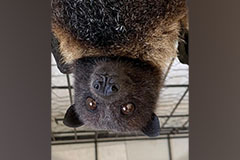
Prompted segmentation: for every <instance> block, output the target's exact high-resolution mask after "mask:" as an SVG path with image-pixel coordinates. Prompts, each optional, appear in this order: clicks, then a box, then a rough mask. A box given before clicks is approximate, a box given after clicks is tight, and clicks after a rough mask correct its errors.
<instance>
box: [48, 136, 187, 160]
mask: <svg viewBox="0 0 240 160" xmlns="http://www.w3.org/2000/svg"><path fill="white" fill-rule="evenodd" d="M170 143H171V146H172V158H173V160H188V159H189V158H188V139H171V141H170ZM98 159H99V160H169V153H168V143H167V140H148V141H126V142H107V143H98ZM52 160H95V149H94V144H74V145H54V146H52Z"/></svg>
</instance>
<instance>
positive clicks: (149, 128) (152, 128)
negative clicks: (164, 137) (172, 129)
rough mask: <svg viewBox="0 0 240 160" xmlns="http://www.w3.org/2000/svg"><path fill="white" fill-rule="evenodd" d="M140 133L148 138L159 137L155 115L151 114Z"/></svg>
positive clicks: (158, 126) (158, 127) (157, 121)
mask: <svg viewBox="0 0 240 160" xmlns="http://www.w3.org/2000/svg"><path fill="white" fill-rule="evenodd" d="M142 132H143V133H144V134H145V135H147V136H149V137H155V136H158V135H160V124H159V120H158V117H157V116H156V114H154V113H153V114H152V117H151V120H150V121H149V122H148V123H147V125H146V126H145V127H143V129H142Z"/></svg>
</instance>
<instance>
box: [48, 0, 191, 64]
mask: <svg viewBox="0 0 240 160" xmlns="http://www.w3.org/2000/svg"><path fill="white" fill-rule="evenodd" d="M166 3H167V4H166V5H165V6H164V7H165V12H164V16H163V17H160V16H159V17H157V18H154V19H152V23H153V24H151V25H149V26H150V27H151V28H149V29H148V32H147V33H144V35H145V37H135V39H134V40H133V41H132V42H131V43H129V44H127V45H121V44H120V45H114V46H110V47H107V48H106V49H99V48H95V47H94V46H91V45H86V44H84V43H82V42H80V41H78V40H76V39H75V38H74V37H73V36H72V35H71V33H69V32H68V31H67V30H66V29H65V28H62V27H61V25H59V24H58V23H56V21H53V22H52V31H53V33H54V35H55V36H56V37H57V39H58V40H59V42H60V51H61V53H62V56H63V57H64V59H63V60H64V61H65V62H66V63H72V62H73V61H74V60H76V59H78V58H83V57H91V56H102V55H104V56H108V55H115V56H119V55H120V56H127V57H130V58H139V59H140V60H143V61H148V62H151V63H152V64H154V65H155V66H158V67H165V66H166V63H168V61H169V60H170V59H171V58H172V57H175V56H176V55H177V54H176V53H177V49H176V47H175V45H176V43H177V41H178V40H179V37H178V36H179V31H180V27H181V24H180V23H183V24H184V25H183V26H184V27H186V28H187V29H188V22H187V20H188V19H187V9H186V4H185V3H186V2H185V0H175V1H174V0H170V1H168V2H167V1H166ZM149 18H151V17H149Z"/></svg>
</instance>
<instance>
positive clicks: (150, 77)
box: [64, 57, 161, 136]
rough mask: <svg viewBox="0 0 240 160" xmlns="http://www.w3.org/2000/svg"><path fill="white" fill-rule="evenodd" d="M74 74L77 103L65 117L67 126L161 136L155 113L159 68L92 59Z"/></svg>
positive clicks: (78, 65)
mask: <svg viewBox="0 0 240 160" xmlns="http://www.w3.org/2000/svg"><path fill="white" fill-rule="evenodd" d="M74 75H75V84H74V89H75V104H74V105H73V106H71V107H70V108H69V110H68V112H67V113H66V115H65V120H64V123H65V124H66V125H69V126H73V127H75V126H80V125H82V124H85V125H87V126H89V127H91V128H94V129H103V130H111V131H116V132H133V131H143V132H144V133H145V134H146V135H149V136H154V135H157V134H159V121H158V118H157V117H156V115H155V114H154V113H153V111H154V109H155V106H156V101H157V99H158V95H159V89H160V85H161V83H160V82H161V73H160V70H159V68H157V67H154V66H153V65H151V64H150V63H147V62H142V61H140V60H138V59H132V58H126V57H92V58H82V59H79V60H78V61H77V62H76V66H75V72H74Z"/></svg>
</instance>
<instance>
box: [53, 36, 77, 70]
mask: <svg viewBox="0 0 240 160" xmlns="http://www.w3.org/2000/svg"><path fill="white" fill-rule="evenodd" d="M51 52H52V54H53V56H54V58H55V60H56V63H57V67H58V69H59V70H60V72H62V73H64V74H69V73H72V72H73V65H71V64H66V63H65V62H64V61H63V56H62V55H61V51H60V49H59V41H58V39H57V38H56V37H55V36H54V34H53V33H51Z"/></svg>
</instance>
